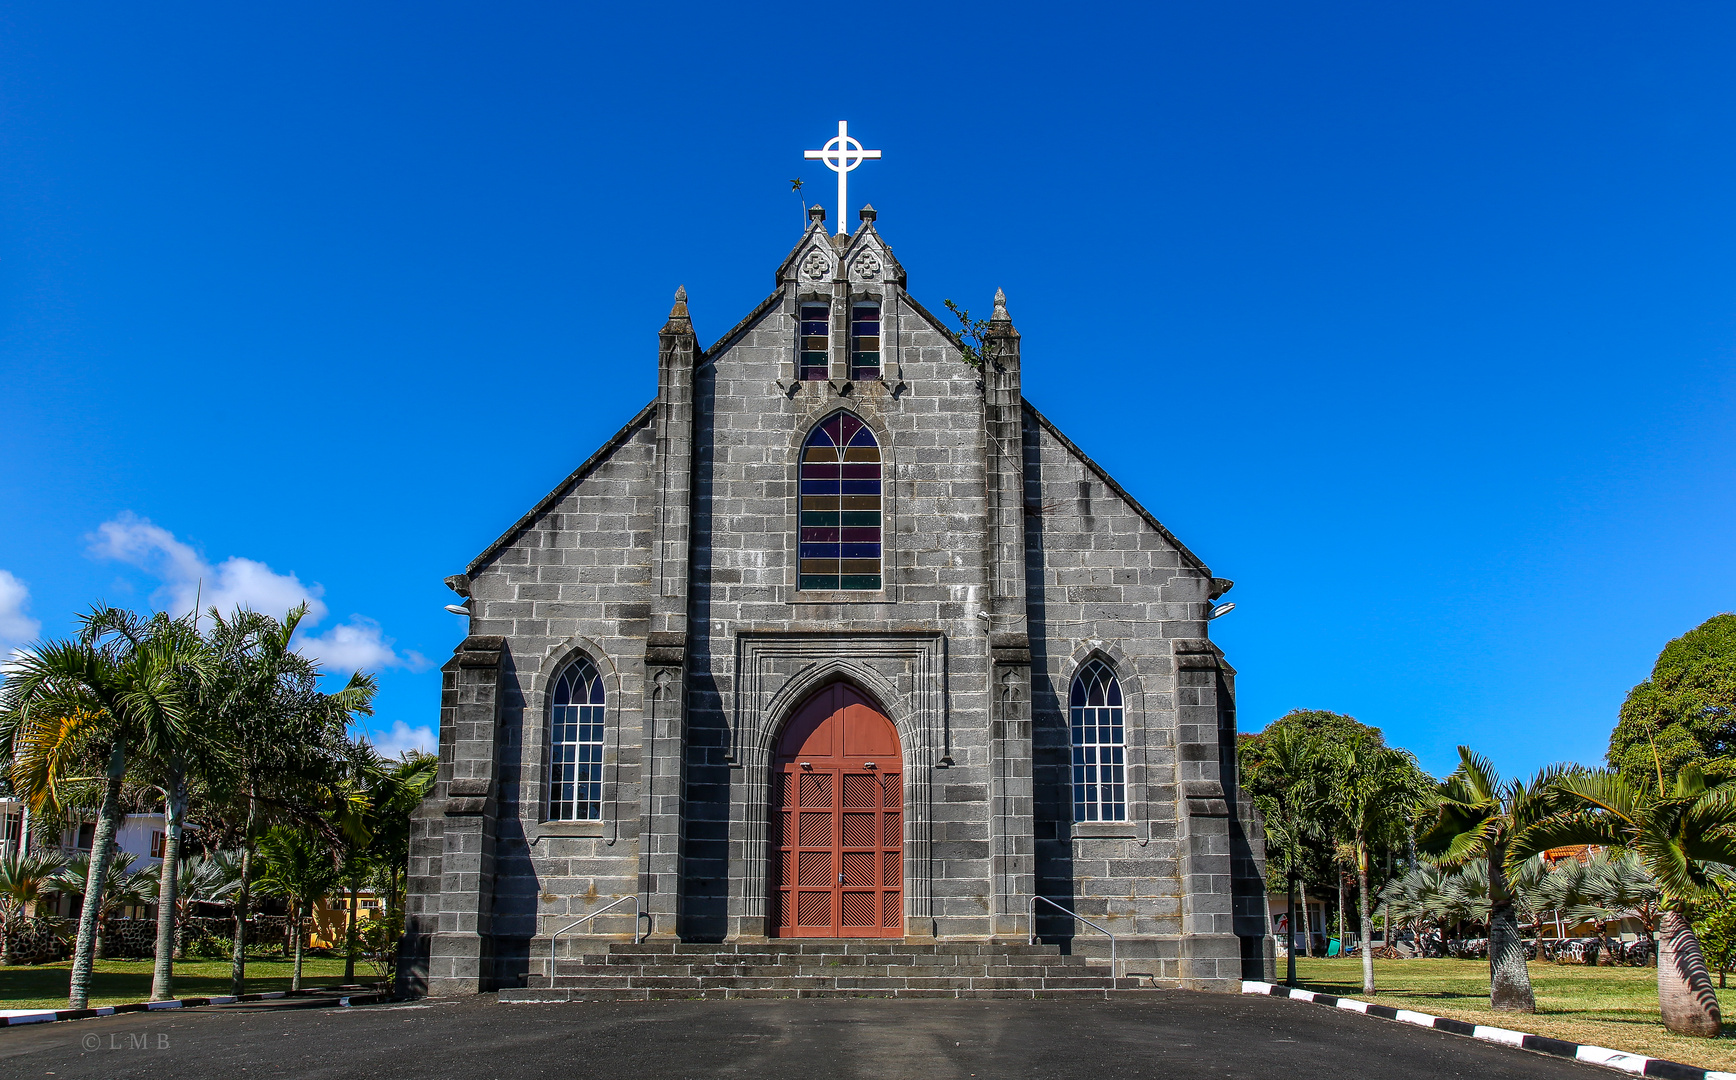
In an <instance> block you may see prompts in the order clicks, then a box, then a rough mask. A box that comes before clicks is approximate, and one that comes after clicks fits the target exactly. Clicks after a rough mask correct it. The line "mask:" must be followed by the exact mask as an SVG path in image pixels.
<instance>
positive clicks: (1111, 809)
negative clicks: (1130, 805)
mask: <svg viewBox="0 0 1736 1080" xmlns="http://www.w3.org/2000/svg"><path fill="white" fill-rule="evenodd" d="M1070 704H1071V712H1072V728H1073V820H1074V821H1126V820H1127V776H1126V768H1127V767H1126V763H1125V761H1124V760H1123V758H1124V756H1125V754H1126V741H1125V737H1124V734H1123V732H1124V730H1125V729H1124V727H1123V724H1122V720H1123V717H1124V716H1125V710H1124V709H1123V708H1122V705H1121V684H1120V683H1119V682H1117V681H1116V679H1115V672H1113V671H1111V670H1109V665H1108V664H1105V663H1104V662H1103V661H1101V660H1092V661H1091V662H1090V663H1088V664H1086V665H1085V666H1084V668H1082V669H1081V670H1080V671H1079V674H1077V675H1075V676H1073V693H1072V698H1071V702H1070Z"/></svg>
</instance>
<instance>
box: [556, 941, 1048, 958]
mask: <svg viewBox="0 0 1736 1080" xmlns="http://www.w3.org/2000/svg"><path fill="white" fill-rule="evenodd" d="M585 944H586V945H590V944H591V943H590V942H586V943H585ZM608 951H609V952H610V953H611V954H613V955H617V956H624V955H628V954H647V955H649V954H653V953H674V954H711V955H722V954H724V953H756V952H777V953H838V954H842V955H857V954H862V953H902V954H907V955H932V956H984V955H990V956H1059V955H1060V954H1061V948H1060V946H1058V945H1026V944H1020V943H1013V942H1008V943H1001V942H988V941H959V942H951V941H949V942H909V941H900V940H898V939H897V938H772V939H770V940H767V941H736V942H723V943H719V944H712V945H708V944H701V943H695V942H661V941H646V942H641V943H639V944H637V945H635V944H633V943H632V942H626V941H615V942H610V943H609V946H608Z"/></svg>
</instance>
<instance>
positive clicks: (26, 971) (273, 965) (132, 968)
mask: <svg viewBox="0 0 1736 1080" xmlns="http://www.w3.org/2000/svg"><path fill="white" fill-rule="evenodd" d="M152 964H153V961H150V960H99V961H97V965H96V977H95V980H94V981H93V982H92V984H91V993H90V1003H91V1004H92V1005H124V1004H125V1003H127V1002H129V1001H145V1000H147V999H149V998H150V996H151V970H152ZM71 970H72V962H71V961H65V962H62V963H59V964H30V965H24V966H20V967H4V968H0V1009H64V1008H66V984H67V980H68V978H69V977H70V973H71ZM294 971H295V964H294V962H293V961H289V960H281V959H276V958H273V959H269V960H256V959H253V958H251V957H250V958H249V959H248V961H247V992H248V993H250V994H257V993H261V992H263V991H267V990H288V989H289V980H290V976H291V975H292V974H293V973H294ZM343 975H344V962H343V961H342V960H334V959H331V958H329V957H309V958H307V959H305V960H303V961H302V965H301V984H302V985H303V986H336V985H337V984H339V983H341V982H343ZM378 978H379V976H378V975H376V974H375V972H374V969H373V968H372V967H371V966H369V965H368V964H366V963H360V964H357V965H356V981H357V982H360V983H371V982H374V981H375V980H376V979H378ZM228 993H229V961H227V960H179V961H176V963H175V996H176V997H214V996H219V995H225V994H228Z"/></svg>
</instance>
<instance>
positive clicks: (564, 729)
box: [549, 657, 603, 821]
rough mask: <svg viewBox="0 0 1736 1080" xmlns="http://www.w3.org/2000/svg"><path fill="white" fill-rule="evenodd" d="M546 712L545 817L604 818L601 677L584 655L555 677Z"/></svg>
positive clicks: (572, 819)
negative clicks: (547, 737) (547, 797)
mask: <svg viewBox="0 0 1736 1080" xmlns="http://www.w3.org/2000/svg"><path fill="white" fill-rule="evenodd" d="M551 700H552V701H553V704H552V705H551V706H550V709H549V712H550V715H549V820H550V821H597V820H599V819H601V818H602V816H603V680H602V678H601V677H600V676H599V675H598V674H597V669H596V667H595V665H593V664H592V663H591V662H590V661H589V660H587V659H585V658H584V657H580V658H579V659H577V660H575V661H573V662H572V663H571V664H569V665H568V666H567V669H566V670H565V671H563V672H561V675H560V678H558V679H556V680H555V692H554V695H553V697H552V699H551Z"/></svg>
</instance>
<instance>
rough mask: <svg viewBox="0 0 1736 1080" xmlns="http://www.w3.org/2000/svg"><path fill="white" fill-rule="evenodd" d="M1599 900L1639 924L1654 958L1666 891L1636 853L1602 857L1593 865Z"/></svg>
mask: <svg viewBox="0 0 1736 1080" xmlns="http://www.w3.org/2000/svg"><path fill="white" fill-rule="evenodd" d="M1591 869H1592V874H1593V877H1594V879H1595V881H1596V891H1597V894H1598V896H1599V897H1600V898H1601V899H1602V900H1603V902H1604V903H1605V904H1606V905H1607V906H1608V907H1610V908H1612V909H1614V910H1616V911H1620V912H1625V913H1626V914H1628V915H1631V916H1633V918H1635V919H1636V920H1638V921H1639V924H1640V929H1642V930H1644V931H1645V935H1646V942H1647V943H1648V944H1649V945H1651V947H1652V952H1653V955H1654V956H1655V955H1656V953H1657V944H1658V940H1657V937H1658V917H1659V915H1661V914H1662V910H1661V907H1660V905H1661V904H1662V902H1663V899H1664V891H1663V890H1662V889H1660V888H1659V887H1658V881H1657V879H1656V878H1654V877H1652V875H1651V871H1649V870H1647V869H1646V865H1645V863H1644V862H1643V861H1642V860H1641V859H1640V858H1639V856H1637V855H1635V854H1634V853H1633V852H1631V851H1630V852H1624V853H1623V854H1621V855H1617V856H1615V857H1614V858H1609V857H1608V856H1600V857H1597V858H1593V859H1592V861H1591Z"/></svg>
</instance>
